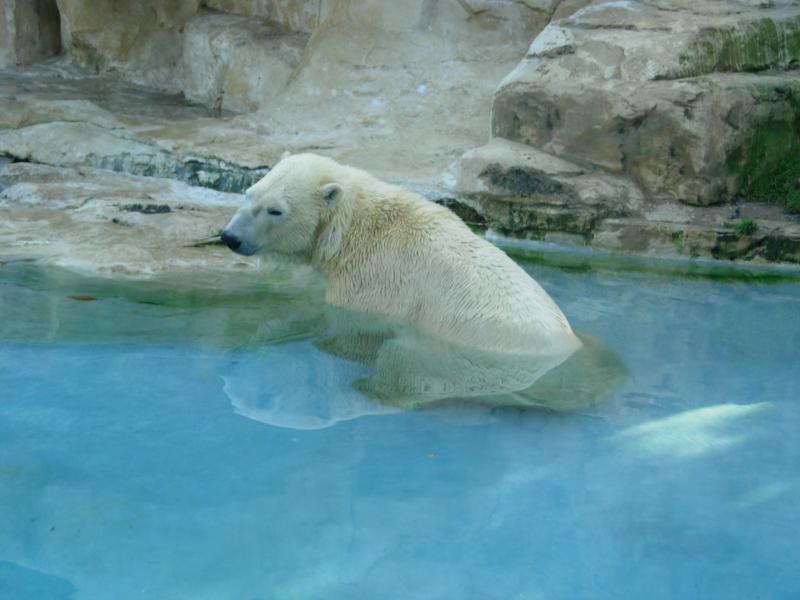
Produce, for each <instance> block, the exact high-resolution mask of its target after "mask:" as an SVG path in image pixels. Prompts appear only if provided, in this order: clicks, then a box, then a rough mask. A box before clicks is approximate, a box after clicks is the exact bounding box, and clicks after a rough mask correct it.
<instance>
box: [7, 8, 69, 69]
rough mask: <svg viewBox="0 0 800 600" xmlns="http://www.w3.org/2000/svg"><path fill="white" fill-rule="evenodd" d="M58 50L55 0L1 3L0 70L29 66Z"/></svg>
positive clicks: (57, 19)
mask: <svg viewBox="0 0 800 600" xmlns="http://www.w3.org/2000/svg"><path fill="white" fill-rule="evenodd" d="M60 50H61V32H60V21H59V14H58V8H57V7H56V2H55V0H0V69H2V68H7V67H13V66H16V65H25V64H30V63H33V62H35V61H37V60H40V59H42V58H46V57H48V56H52V55H54V54H57V53H58V52H59V51H60Z"/></svg>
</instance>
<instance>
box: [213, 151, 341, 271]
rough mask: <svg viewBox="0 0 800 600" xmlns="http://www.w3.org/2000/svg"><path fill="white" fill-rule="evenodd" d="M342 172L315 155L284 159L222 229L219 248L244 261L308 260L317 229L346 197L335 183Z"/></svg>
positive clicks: (255, 186)
mask: <svg viewBox="0 0 800 600" xmlns="http://www.w3.org/2000/svg"><path fill="white" fill-rule="evenodd" d="M344 169H346V168H345V167H342V166H341V165H338V164H337V163H336V162H334V161H333V160H331V159H329V158H325V157H323V156H317V155H314V154H296V155H293V156H284V158H283V159H281V161H280V162H279V163H278V164H277V165H275V167H274V168H273V169H272V170H271V171H270V172H269V173H268V174H267V175H266V176H265V177H264V178H263V179H261V181H259V182H258V183H256V184H255V185H253V186H252V187H250V188H249V189H248V190H247V191H246V192H245V195H246V196H247V200H248V202H247V204H246V205H245V206H243V207H242V208H240V209H239V210H238V211H237V212H236V214H235V215H234V216H233V218H232V219H231V220H230V222H229V223H228V224H227V225H226V227H225V230H224V231H223V232H222V241H223V243H224V244H225V245H226V246H228V247H229V248H230V249H231V250H233V251H234V252H237V253H239V254H244V255H245V256H251V255H253V254H256V253H259V252H277V253H281V254H306V255H310V254H311V252H312V250H313V248H314V245H315V243H316V240H317V237H318V235H319V230H320V228H321V225H322V224H323V223H324V222H325V221H327V220H328V219H329V218H330V214H331V212H332V211H333V208H334V207H335V205H336V204H337V202H338V201H339V199H340V198H341V197H342V195H343V193H344V192H343V189H342V185H341V184H340V183H339V182H338V181H337V179H339V178H338V177H337V176H338V175H340V174H341V172H342V171H343V170H344Z"/></svg>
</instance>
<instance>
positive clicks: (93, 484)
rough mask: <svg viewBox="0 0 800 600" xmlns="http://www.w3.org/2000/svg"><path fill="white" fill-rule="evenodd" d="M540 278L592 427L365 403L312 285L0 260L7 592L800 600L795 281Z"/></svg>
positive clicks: (556, 274) (329, 599) (463, 409)
mask: <svg viewBox="0 0 800 600" xmlns="http://www.w3.org/2000/svg"><path fill="white" fill-rule="evenodd" d="M551 262H552V261H550V260H538V261H536V262H532V263H525V266H526V268H527V269H529V271H530V272H531V273H532V274H534V275H535V277H536V278H537V279H538V280H539V281H540V282H541V283H542V285H543V286H544V287H545V288H546V289H547V290H548V291H550V292H551V294H552V295H553V296H554V297H555V299H556V300H557V301H558V302H559V304H560V305H561V307H562V308H563V310H564V312H565V313H566V314H567V316H568V317H569V318H570V320H571V322H572V323H573V325H574V326H575V327H576V328H578V329H580V330H582V331H584V332H586V333H588V334H591V335H593V336H595V337H597V338H599V339H602V340H603V341H604V342H605V343H606V344H607V345H608V346H609V347H610V348H612V349H613V350H614V351H615V352H616V354H617V356H618V357H619V358H620V360H621V362H622V363H624V365H625V367H626V370H627V374H626V378H625V379H624V381H623V382H622V383H621V385H620V387H618V389H616V391H614V392H613V393H612V394H611V395H610V397H608V398H606V399H604V400H603V401H602V402H600V403H598V404H596V405H593V406H591V407H589V408H584V409H580V410H571V411H552V410H547V411H546V410H532V409H519V408H498V407H496V406H494V407H493V406H491V405H489V406H487V405H484V404H480V403H476V404H475V405H474V406H473V405H472V404H470V403H459V404H454V405H445V406H439V405H437V406H432V407H426V408H425V409H421V410H401V409H398V408H397V407H396V406H387V405H381V404H378V403H375V402H373V401H371V400H369V399H368V398H366V397H365V396H363V395H362V394H360V393H359V392H357V391H356V390H355V389H354V388H353V381H354V380H358V379H359V378H362V377H364V376H365V374H366V372H367V371H368V367H367V366H365V365H364V364H360V363H358V362H352V361H348V360H346V359H343V358H339V357H336V356H333V355H331V354H329V353H325V352H322V351H321V350H320V349H319V347H318V344H316V343H315V340H316V339H317V338H318V337H319V336H320V335H321V332H322V330H323V328H324V325H323V323H322V320H321V317H320V314H321V311H322V305H321V303H320V301H319V294H318V293H317V292H318V290H316V289H315V288H314V285H313V284H312V285H311V286H310V290H311V291H309V289H308V288H306V289H305V291H303V292H302V293H297V290H296V289H294V288H293V287H292V286H291V285H290V286H286V287H281V286H275V287H266V286H265V285H264V284H263V283H261V282H259V281H255V280H247V279H246V278H245V276H242V275H239V276H233V275H231V276H229V277H213V278H212V277H208V278H205V279H204V278H203V277H197V278H195V279H193V280H192V281H176V282H166V281H161V282H151V283H148V284H144V285H142V284H140V285H130V284H124V283H109V282H102V281H95V280H90V279H85V278H80V277H76V276H72V275H69V274H66V273H63V272H58V271H52V270H49V271H48V270H40V269H38V268H36V267H34V266H31V265H26V264H6V265H5V266H3V267H2V268H0V598H3V599H6V598H8V599H17V598H20V599H28V598H31V599H37V600H40V599H67V598H70V599H74V600H85V599H92V600H94V599H109V598H114V599H118V600H122V599H127V598H169V599H192V600H197V599H206V598H207V599H240V598H241V599H244V600H255V599H261V600H284V599H286V600H288V599H292V600H295V599H296V600H334V599H342V600H357V599H362V598H363V599H369V600H375V599H394V598H397V599H402V600H410V599H420V600H438V599H441V600H468V599H473V598H474V599H495V598H496V599H502V600H515V599H519V600H528V599H531V600H532V599H537V600H538V599H551V598H552V599H581V598H586V599H602V598H609V599H610V598H614V599H619V598H631V599H640V598H648V599H660V598H676V599H689V598H702V599H711V598H725V599H731V598H770V599H780V598H797V597H799V596H800V569H798V564H800V535H799V534H798V532H800V434H799V433H798V432H800V283H799V282H798V278H797V277H794V276H789V277H772V276H765V277H761V276H755V277H750V276H748V277H746V278H745V279H746V280H744V281H742V280H738V279H737V277H738V276H733V277H728V276H727V275H726V276H723V277H715V276H714V271H713V270H712V271H709V272H708V273H703V275H711V276H710V277H706V276H703V277H694V276H685V275H693V274H696V273H694V272H687V273H683V275H684V276H666V275H664V274H659V273H653V272H648V269H638V268H636V269H627V272H625V273H620V272H619V271H614V270H612V269H611V268H610V267H609V268H605V267H603V265H600V268H593V266H592V264H591V261H589V263H588V265H587V264H586V263H584V262H581V261H579V262H580V264H578V265H577V266H576V264H575V262H574V261H570V260H567V261H566V262H562V263H559V265H557V266H552V265H551V264H550V263H551ZM565 266H566V267H568V268H564V267H565ZM70 296H73V297H70Z"/></svg>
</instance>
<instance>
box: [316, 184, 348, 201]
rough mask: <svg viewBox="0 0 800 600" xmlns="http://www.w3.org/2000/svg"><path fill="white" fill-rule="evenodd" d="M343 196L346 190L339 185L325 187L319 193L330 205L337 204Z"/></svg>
mask: <svg viewBox="0 0 800 600" xmlns="http://www.w3.org/2000/svg"><path fill="white" fill-rule="evenodd" d="M342 194H344V190H343V189H342V186H340V185H339V184H338V183H329V184H327V185H323V186H322V188H321V189H320V191H319V195H320V196H322V199H323V200H325V202H327V203H328V204H334V203H335V202H337V201H338V200H339V198H341V197H342Z"/></svg>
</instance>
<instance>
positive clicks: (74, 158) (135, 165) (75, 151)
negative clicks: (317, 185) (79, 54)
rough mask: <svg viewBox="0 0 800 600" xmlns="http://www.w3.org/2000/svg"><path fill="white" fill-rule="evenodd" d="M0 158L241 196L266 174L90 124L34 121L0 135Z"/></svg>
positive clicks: (264, 170) (265, 171) (261, 169)
mask: <svg viewBox="0 0 800 600" xmlns="http://www.w3.org/2000/svg"><path fill="white" fill-rule="evenodd" d="M0 154H6V155H9V156H13V157H15V158H16V159H18V160H24V161H28V162H36V163H42V164H46V165H53V166H57V167H77V166H92V167H97V168H100V169H108V170H111V171H119V172H123V173H130V174H133V175H146V176H148V177H164V178H169V179H177V180H179V181H184V182H186V183H189V184H191V185H199V186H203V187H209V188H213V189H216V190H220V191H226V192H242V191H244V190H245V189H247V188H248V187H250V186H251V185H253V184H254V183H255V182H256V181H258V180H259V179H261V178H262V177H263V176H264V175H265V174H266V173H267V171H268V169H267V168H256V169H250V168H247V167H241V166H238V165H233V164H230V163H228V162H226V161H224V160H221V159H219V158H215V157H201V156H192V155H175V154H172V153H169V152H165V151H163V150H161V149H160V148H158V147H157V146H155V145H153V144H150V143H144V142H140V141H137V140H135V139H130V138H128V137H127V136H125V135H124V133H120V132H118V131H115V130H113V129H106V128H103V127H100V126H98V125H93V124H91V123H65V122H61V121H56V122H51V123H38V124H35V125H30V126H28V127H22V128H20V129H15V130H6V131H0Z"/></svg>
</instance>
